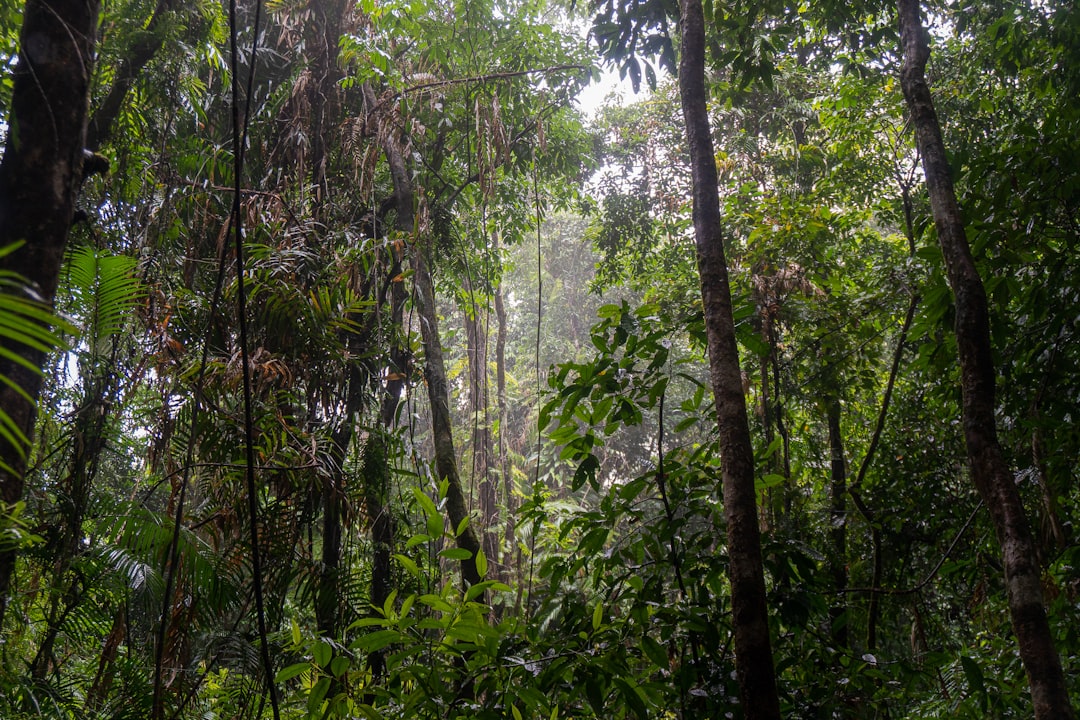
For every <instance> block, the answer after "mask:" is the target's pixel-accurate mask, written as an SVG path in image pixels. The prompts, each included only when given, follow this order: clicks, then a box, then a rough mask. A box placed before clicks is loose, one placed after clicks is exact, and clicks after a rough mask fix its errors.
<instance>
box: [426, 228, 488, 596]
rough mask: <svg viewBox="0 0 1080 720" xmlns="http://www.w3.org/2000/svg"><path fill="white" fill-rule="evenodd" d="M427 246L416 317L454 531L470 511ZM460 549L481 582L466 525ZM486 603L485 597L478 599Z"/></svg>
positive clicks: (470, 574) (473, 579)
mask: <svg viewBox="0 0 1080 720" xmlns="http://www.w3.org/2000/svg"><path fill="white" fill-rule="evenodd" d="M426 249H427V248H426V247H425V243H422V242H417V243H416V246H415V248H414V250H413V271H414V272H413V279H414V282H415V283H416V296H417V297H416V314H417V316H418V317H419V318H420V338H421V341H422V342H423V345H424V364H425V372H424V375H425V377H426V378H427V387H428V399H429V400H430V402H431V431H432V436H433V438H434V441H435V472H436V474H437V476H438V478H439V480H440V481H442V480H445V481H446V484H447V487H446V514H447V516H448V517H449V518H450V524H451V525H452V526H453V529H454V531H455V532H456V531H457V528H458V527H459V526H461V524H462V523H463V522H464V521H465V520H466V519H467V518H468V517H469V507H468V504H467V503H466V502H465V494H464V493H463V492H462V490H461V474H460V473H459V472H458V463H457V452H456V451H455V449H454V434H453V424H452V422H451V419H450V389H449V383H448V382H447V379H446V366H445V364H444V363H443V352H442V343H441V342H440V340H439V317H438V313H437V312H436V310H435V286H434V284H433V283H432V280H431V268H430V266H429V265H428V261H427V258H426V257H425V256H424V255H425V250H426ZM457 546H458V547H459V548H463V549H465V550H468V551H469V552H470V553H471V554H470V556H469V557H468V558H466V559H464V560H462V561H461V575H462V577H463V578H464V579H465V581H466V582H467V583H468V584H469V585H475V584H477V583H479V582H480V581H481V580H482V578H481V577H480V573H479V571H478V570H477V567H476V556H477V553H479V552H480V542H479V540H477V536H476V530H474V529H473V527H472V525H471V524H468V523H467V524H466V525H465V527H464V529H463V530H462V531H461V532H460V533H458V535H457ZM478 601H479V602H483V601H484V600H483V596H480V598H478Z"/></svg>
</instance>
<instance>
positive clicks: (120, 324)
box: [67, 247, 145, 347]
mask: <svg viewBox="0 0 1080 720" xmlns="http://www.w3.org/2000/svg"><path fill="white" fill-rule="evenodd" d="M67 269H68V272H67V279H68V283H69V284H70V290H71V297H72V299H73V301H74V303H75V313H76V314H77V315H78V316H79V317H80V319H81V320H82V325H83V338H84V339H85V340H86V341H87V343H88V344H90V346H91V347H93V346H94V345H95V344H96V343H98V342H100V341H102V340H104V339H106V338H109V337H112V336H113V335H116V334H118V333H120V332H121V331H122V330H123V328H124V325H125V323H126V322H127V320H128V318H129V317H130V316H131V314H132V311H133V310H134V309H135V306H136V304H137V303H138V302H139V301H140V300H141V299H142V297H143V295H144V292H145V291H144V289H143V287H142V283H140V282H139V279H138V277H136V275H135V259H134V258H131V257H128V256H126V255H111V254H108V253H106V252H103V251H99V250H95V249H93V248H89V247H79V248H75V249H74V250H72V251H71V252H70V253H69V254H68V266H67Z"/></svg>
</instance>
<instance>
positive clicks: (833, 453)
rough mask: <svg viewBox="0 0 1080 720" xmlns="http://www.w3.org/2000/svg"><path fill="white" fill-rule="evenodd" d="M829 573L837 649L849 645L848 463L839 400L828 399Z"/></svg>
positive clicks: (830, 614) (831, 616) (833, 627)
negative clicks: (832, 591)
mask: <svg viewBox="0 0 1080 720" xmlns="http://www.w3.org/2000/svg"><path fill="white" fill-rule="evenodd" d="M828 403H829V405H828V408H826V413H827V415H828V423H829V451H830V452H829V455H830V460H829V468H830V473H829V475H830V483H829V502H830V507H829V554H830V557H829V574H830V575H832V584H833V590H834V591H835V592H836V593H837V595H836V597H837V600H836V602H835V603H834V604H833V606H832V607H831V608H829V617H830V619H831V620H832V625H831V627H830V634H831V636H832V640H833V642H834V643H836V645H837V647H838V648H846V647H847V645H848V630H847V622H846V619H845V617H844V615H845V613H846V612H847V602H846V601H845V600H844V595H843V593H844V591H845V590H847V584H848V573H847V463H846V462H845V460H844V437H843V435H841V433H840V400H839V399H837V398H829V400H828Z"/></svg>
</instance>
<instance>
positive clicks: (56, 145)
mask: <svg viewBox="0 0 1080 720" xmlns="http://www.w3.org/2000/svg"><path fill="white" fill-rule="evenodd" d="M99 9H100V2H99V1H98V0H28V1H27V3H26V6H25V9H24V11H23V25H22V31H21V33H20V38H19V47H20V50H19V62H18V64H17V65H16V66H15V70H14V77H13V87H12V95H11V105H10V112H9V115H8V133H7V144H6V147H5V149H4V159H3V162H2V163H0V246H6V245H8V244H10V243H14V242H18V241H23V242H25V243H26V244H25V245H24V246H23V247H21V248H20V249H19V250H17V251H16V252H14V253H12V254H10V255H8V256H7V257H6V258H4V260H3V261H2V263H3V264H2V267H3V269H5V270H11V271H14V272H17V273H19V274H20V275H22V276H23V277H24V278H26V280H27V281H28V282H29V284H30V287H31V288H32V290H33V291H34V292H35V293H36V294H38V295H39V296H40V297H41V298H42V299H43V300H44V301H45V302H47V303H52V301H53V298H54V297H55V295H56V286H57V281H58V278H59V275H60V265H61V262H62V261H63V257H64V247H65V245H66V243H67V235H68V228H69V227H70V226H71V219H72V216H73V214H74V208H75V195H76V193H77V192H78V185H79V179H80V175H81V173H82V164H83V148H84V145H85V139H86V117H87V98H88V97H89V89H90V74H91V69H92V65H93V57H94V42H95V36H96V33H97V22H98V14H99ZM5 346H6V347H8V349H9V350H12V351H13V352H15V353H17V354H18V355H19V356H21V357H22V358H23V359H24V360H26V361H27V363H28V364H29V366H30V368H34V370H32V369H30V368H28V367H24V366H23V365H21V364H19V363H17V362H12V361H10V360H6V359H5V360H2V361H0V374H3V375H4V376H6V377H7V378H8V379H10V380H11V381H12V382H13V383H14V384H15V385H16V386H18V387H19V388H21V389H22V391H24V392H25V395H24V394H23V393H21V392H19V391H18V390H15V389H13V388H12V387H10V386H9V385H8V384H2V385H0V408H2V409H3V410H4V411H5V412H7V413H8V415H9V416H10V417H11V418H12V420H14V422H15V424H16V425H17V426H18V427H19V428H20V429H21V430H22V431H23V433H24V434H25V435H26V437H27V438H29V437H30V436H31V435H32V433H33V430H34V421H35V418H36V416H37V407H36V402H37V398H38V395H39V394H40V391H41V373H40V370H41V368H42V367H43V365H44V362H45V357H46V355H45V353H43V352H41V351H39V350H35V349H32V348H29V347H27V346H24V345H21V344H13V343H11V342H10V341H5ZM0 460H3V461H4V462H6V463H7V465H8V467H9V468H10V470H8V471H4V470H0V500H2V501H3V502H4V503H5V504H6V505H8V506H10V505H14V504H15V503H17V502H19V501H20V500H22V496H23V486H24V480H23V474H24V473H25V471H26V448H24V447H20V446H17V445H13V444H11V443H9V442H7V441H0ZM0 511H2V510H0ZM14 567H15V551H14V550H12V549H9V550H5V551H2V552H0V626H2V624H3V619H4V613H5V610H6V608H7V601H8V594H9V591H10V587H11V579H12V574H13V572H14Z"/></svg>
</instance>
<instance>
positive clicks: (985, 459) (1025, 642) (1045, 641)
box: [897, 0, 1075, 720]
mask: <svg viewBox="0 0 1080 720" xmlns="http://www.w3.org/2000/svg"><path fill="white" fill-rule="evenodd" d="M897 5H898V8H899V14H900V43H901V49H902V51H903V64H902V66H901V70H900V83H901V87H902V88H903V91H904V97H905V99H906V100H907V104H908V109H909V111H910V113H911V119H912V124H913V125H914V127H915V137H916V140H917V142H918V145H919V151H920V152H921V153H922V161H923V172H924V173H925V176H926V188H927V191H928V192H929V194H930V205H931V208H932V211H933V215H934V225H935V227H936V228H937V233H938V241H939V243H940V245H941V251H942V255H943V256H944V259H945V272H946V275H947V277H948V280H949V286H950V287H951V288H952V291H953V296H954V300H955V305H956V340H957V348H958V350H959V360H960V379H961V390H962V392H963V402H962V415H963V425H964V441H965V444H966V446H967V454H968V463H969V465H970V468H971V477H972V480H973V481H974V483H975V487H976V488H977V489H978V491H979V495H980V496H981V497H982V499H983V502H985V503H986V507H987V509H988V510H989V511H990V517H991V519H992V521H993V524H994V530H995V533H996V534H997V538H998V542H999V543H1000V544H1001V550H1002V561H1003V562H1002V564H1003V565H1004V568H1005V584H1006V589H1007V594H1008V601H1009V613H1010V615H1011V618H1012V625H1013V631H1014V632H1015V633H1016V639H1017V643H1018V645H1019V649H1020V658H1021V660H1022V661H1023V663H1024V668H1025V670H1026V671H1027V675H1028V682H1029V684H1030V686H1031V699H1032V703H1033V704H1034V710H1035V717H1036V718H1037V720H1043V719H1044V718H1054V719H1055V720H1057V719H1071V718H1074V717H1075V715H1074V713H1073V708H1072V706H1071V704H1070V702H1069V695H1068V691H1067V688H1066V685H1065V678H1064V675H1063V673H1062V668H1061V660H1060V657H1059V656H1058V652H1057V649H1056V648H1055V646H1054V641H1053V636H1052V635H1051V633H1050V626H1049V622H1048V621H1047V617H1046V609H1045V607H1044V606H1043V593H1042V584H1041V582H1040V573H1039V566H1038V562H1037V559H1036V548H1035V542H1034V539H1033V537H1032V533H1031V528H1030V526H1029V524H1028V519H1027V515H1026V514H1025V512H1024V506H1023V502H1022V501H1021V498H1020V493H1019V491H1018V490H1017V487H1016V482H1015V480H1014V478H1013V473H1012V471H1011V470H1010V468H1009V466H1008V464H1007V463H1006V460H1005V457H1004V455H1003V454H1002V451H1001V446H1000V444H999V442H998V437H997V427H996V425H995V420H994V411H995V398H994V392H995V387H994V384H995V381H996V375H995V370H994V365H993V355H992V352H991V345H990V314H989V310H988V307H987V301H986V291H985V288H984V287H983V283H982V279H981V278H980V277H979V273H978V270H977V268H976V267H975V260H974V258H973V257H972V254H971V247H970V246H969V244H968V240H967V236H966V234H965V231H964V222H963V217H962V215H961V213H960V206H959V204H958V203H957V200H956V191H955V189H954V187H953V182H952V175H951V173H950V170H949V164H948V161H947V159H946V156H945V143H944V141H943V140H942V136H941V126H940V124H939V122H938V118H937V113H936V112H935V109H934V102H933V98H932V96H931V94H930V88H929V85H928V84H927V82H926V62H927V60H928V59H929V57H930V45H929V34H928V33H927V32H926V30H925V28H924V27H923V25H922V19H921V18H920V16H919V3H918V0H898V2H897Z"/></svg>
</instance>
